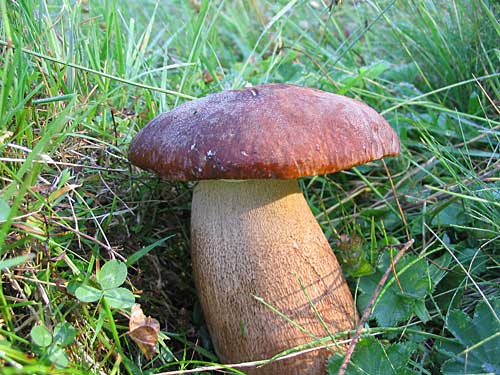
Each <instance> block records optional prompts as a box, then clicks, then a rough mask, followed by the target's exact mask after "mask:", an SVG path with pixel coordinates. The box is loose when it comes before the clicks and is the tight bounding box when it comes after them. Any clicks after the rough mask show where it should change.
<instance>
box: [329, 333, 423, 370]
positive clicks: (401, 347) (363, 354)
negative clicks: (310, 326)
mask: <svg viewBox="0 0 500 375" xmlns="http://www.w3.org/2000/svg"><path fill="white" fill-rule="evenodd" d="M411 353H412V347H411V346H410V345H407V344H393V345H388V346H385V345H382V344H381V343H380V342H379V341H378V340H376V339H375V338H373V337H371V336H368V337H366V338H363V339H361V340H360V341H359V342H358V344H357V345H356V350H355V351H354V353H353V355H352V357H351V360H350V361H349V366H347V371H346V375H367V374H369V375H391V374H393V375H409V374H413V372H412V371H410V370H408V369H406V367H407V364H408V361H409V360H410V355H411ZM343 359H344V355H341V354H338V353H337V354H334V355H333V356H332V357H330V360H329V361H328V374H330V375H334V374H337V372H338V371H339V369H340V366H341V365H342V361H343Z"/></svg>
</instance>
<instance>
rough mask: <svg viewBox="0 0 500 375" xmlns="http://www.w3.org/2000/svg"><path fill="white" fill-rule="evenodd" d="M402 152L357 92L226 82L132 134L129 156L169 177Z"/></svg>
mask: <svg viewBox="0 0 500 375" xmlns="http://www.w3.org/2000/svg"><path fill="white" fill-rule="evenodd" d="M397 154H399V139H398V137H397V135H396V133H395V132H394V130H393V129H392V128H391V127H390V125H389V124H388V123H387V121H385V120H384V118H383V117H382V116H380V115H379V114H378V113H377V112H376V111H375V110H373V109H372V108H370V107H369V106H368V105H366V104H364V103H361V102H359V101H357V100H354V99H350V98H347V97H345V96H341V95H335V94H331V93H328V92H324V91H321V90H316V89H311V88H305V87H300V86H294V85H288V84H268V85H262V86H256V87H251V88H245V89H242V90H227V91H222V92H219V93H216V94H212V95H208V96H206V97H204V98H202V99H197V100H193V101H190V102H187V103H184V104H182V105H180V106H179V107H177V108H175V109H174V110H172V111H170V112H165V113H162V114H161V115H159V116H158V117H156V118H155V119H153V120H152V121H151V122H150V123H149V124H148V125H147V126H146V127H144V129H142V131H140V132H139V133H138V134H137V136H136V137H135V138H134V140H133V142H132V145H131V147H130V150H129V159H130V161H131V162H132V163H133V164H135V165H137V166H139V167H141V168H143V169H148V170H153V171H155V172H156V173H158V174H159V175H160V176H161V177H162V178H165V179H170V180H181V181H190V180H209V179H240V180H244V179H265V178H278V179H294V178H299V177H303V176H312V175H319V174H325V173H333V172H337V171H340V170H344V169H348V168H351V167H353V166H355V165H359V164H363V163H366V162H368V161H371V160H376V159H380V158H383V157H384V156H392V155H397Z"/></svg>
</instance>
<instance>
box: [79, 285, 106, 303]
mask: <svg viewBox="0 0 500 375" xmlns="http://www.w3.org/2000/svg"><path fill="white" fill-rule="evenodd" d="M75 296H76V298H78V299H79V300H80V301H82V302H95V301H97V300H99V299H100V298H101V297H102V290H100V289H96V288H94V287H91V286H90V285H86V284H81V285H80V286H79V287H78V288H76V290H75Z"/></svg>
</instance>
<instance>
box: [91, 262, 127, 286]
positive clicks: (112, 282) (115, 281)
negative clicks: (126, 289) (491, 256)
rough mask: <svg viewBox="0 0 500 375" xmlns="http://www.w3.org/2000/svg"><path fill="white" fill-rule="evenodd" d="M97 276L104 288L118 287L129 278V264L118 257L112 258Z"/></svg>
mask: <svg viewBox="0 0 500 375" xmlns="http://www.w3.org/2000/svg"><path fill="white" fill-rule="evenodd" d="M96 277H97V282H98V283H99V285H100V286H101V287H102V288H103V289H112V288H117V287H119V286H120V285H122V284H123V283H124V282H125V279H126V278H127V265H126V264H125V263H123V262H120V261H119V260H116V259H113V260H110V261H109V262H107V263H106V264H105V265H104V266H102V268H101V269H100V271H98V272H97V275H96Z"/></svg>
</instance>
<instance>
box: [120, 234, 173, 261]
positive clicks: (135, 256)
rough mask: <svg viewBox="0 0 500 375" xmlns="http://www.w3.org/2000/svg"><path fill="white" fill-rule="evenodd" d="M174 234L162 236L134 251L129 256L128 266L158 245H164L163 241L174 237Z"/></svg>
mask: <svg viewBox="0 0 500 375" xmlns="http://www.w3.org/2000/svg"><path fill="white" fill-rule="evenodd" d="M173 236H174V235H173V234H172V235H170V236H167V237H165V238H162V239H160V240H158V241H156V242H153V243H152V244H151V245H148V246H144V247H143V248H142V249H140V250H138V251H136V252H135V253H133V254H132V255H131V256H129V257H128V258H127V262H126V265H127V266H130V265H131V264H134V263H135V262H137V261H138V260H139V259H141V258H142V257H143V256H144V255H146V254H147V253H149V252H150V251H151V250H153V249H155V248H157V247H158V246H161V245H163V243H164V242H165V241H166V240H168V239H170V238H172V237H173Z"/></svg>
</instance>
